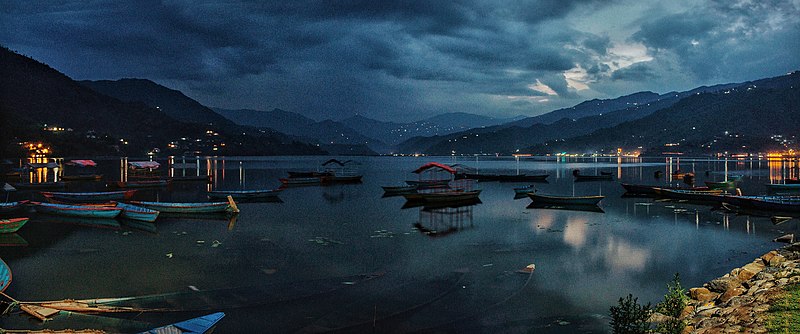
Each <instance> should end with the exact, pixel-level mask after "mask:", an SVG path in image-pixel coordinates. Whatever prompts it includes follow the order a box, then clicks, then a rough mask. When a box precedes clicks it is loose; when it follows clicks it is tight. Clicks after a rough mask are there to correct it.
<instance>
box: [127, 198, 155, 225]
mask: <svg viewBox="0 0 800 334" xmlns="http://www.w3.org/2000/svg"><path fill="white" fill-rule="evenodd" d="M116 207H118V208H120V209H122V212H120V214H119V216H120V217H121V218H127V219H132V220H138V221H144V222H150V223H152V222H154V221H156V218H158V213H159V212H158V210H153V209H148V208H144V207H141V206H136V205H133V204H127V203H122V202H117V205H116Z"/></svg>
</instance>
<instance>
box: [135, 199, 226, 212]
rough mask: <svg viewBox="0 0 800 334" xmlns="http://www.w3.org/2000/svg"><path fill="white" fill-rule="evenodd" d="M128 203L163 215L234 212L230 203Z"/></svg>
mask: <svg viewBox="0 0 800 334" xmlns="http://www.w3.org/2000/svg"><path fill="white" fill-rule="evenodd" d="M129 203H131V204H133V205H137V206H142V207H145V208H148V209H152V210H157V211H160V212H163V213H220V212H231V211H233V212H236V211H237V210H238V209H236V208H234V207H233V206H232V205H231V203H230V202H200V203H174V202H142V201H130V202H129Z"/></svg>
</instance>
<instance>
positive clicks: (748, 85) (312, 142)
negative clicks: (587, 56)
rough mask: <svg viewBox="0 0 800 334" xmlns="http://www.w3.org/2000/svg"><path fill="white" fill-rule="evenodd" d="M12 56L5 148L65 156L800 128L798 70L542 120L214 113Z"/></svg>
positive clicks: (475, 149)
mask: <svg viewBox="0 0 800 334" xmlns="http://www.w3.org/2000/svg"><path fill="white" fill-rule="evenodd" d="M0 60H1V61H2V63H0V75H2V77H0V93H2V95H1V96H0V97H1V98H2V99H1V100H0V131H2V133H3V136H2V138H1V139H2V140H3V142H2V143H0V155H7V154H11V153H13V151H14V150H15V149H16V150H18V149H19V143H20V142H24V141H49V142H53V143H56V147H57V152H69V153H67V154H127V155H130V154H141V153H144V152H154V151H159V150H163V151H164V152H166V153H169V154H187V153H188V154H216V155H222V154H228V155H232V154H241V155H272V154H348V155H374V154H379V153H380V154H387V153H408V154H411V153H425V154H433V155H451V154H459V155H460V154H469V155H472V154H511V153H517V152H523V153H529V152H535V153H554V152H558V151H562V150H563V151H571V152H575V151H576V150H577V151H582V152H595V151H597V152H610V151H615V150H616V148H618V147H620V148H625V149H630V150H636V151H644V152H647V153H648V154H660V153H661V152H664V151H669V150H671V149H675V148H676V147H677V148H678V149H680V150H681V151H687V152H697V153H703V154H707V153H713V152H719V150H729V151H730V150H741V149H745V148H747V149H758V150H763V149H780V148H781V147H784V148H785V147H786V146H787V145H790V146H791V145H794V144H796V143H795V139H796V138H794V135H793V134H794V133H797V130H798V127H800V122H798V120H800V118H798V113H800V112H798V105H800V103H798V101H797V99H798V96H800V94H798V92H797V90H798V87H799V86H800V85H799V84H798V76H800V74H798V72H793V73H790V74H787V75H784V76H779V77H775V78H767V79H761V80H756V81H751V82H744V83H731V84H722V85H715V86H708V87H706V86H703V87H698V88H695V89H692V90H689V91H684V92H669V93H665V94H657V93H653V92H637V93H634V94H630V95H626V96H621V97H618V98H615V99H604V100H600V99H595V100H589V101H585V102H583V103H580V104H578V105H575V106H574V107H570V108H563V109H558V110H554V111H552V112H550V113H546V114H543V115H539V116H535V117H527V118H525V117H515V118H512V119H498V118H491V117H486V116H480V115H473V114H467V113H449V114H442V115H436V116H433V117H430V118H427V119H424V120H419V121H416V122H406V123H403V122H385V121H378V120H374V119H370V118H368V117H364V116H362V115H356V116H351V117H348V118H344V119H338V120H331V119H326V120H314V119H311V118H308V117H306V116H304V115H303V114H301V113H298V112H291V111H285V110H281V109H272V110H269V111H262V110H249V109H241V110H227V109H221V108H209V107H207V106H204V105H202V104H201V103H199V102H197V101H195V100H193V99H191V98H189V97H188V96H186V95H185V94H183V93H182V92H180V91H178V90H174V89H170V88H168V87H164V86H162V85H159V84H158V83H155V82H153V81H150V80H146V79H133V78H129V79H120V80H113V81H112V80H100V81H80V82H77V81H74V80H72V79H71V78H69V77H67V76H66V75H64V74H62V73H60V72H58V71H56V70H55V69H52V68H50V67H49V66H47V65H45V64H42V63H40V62H37V61H35V60H33V59H30V58H28V57H25V56H22V55H19V54H17V53H15V52H12V51H10V50H8V49H5V48H3V49H0ZM690 125H691V126H690ZM53 126H54V128H52V129H49V128H48V127H53ZM689 128H691V129H692V130H691V131H689V130H687V129H689ZM53 129H58V130H57V131H56V130H53ZM658 129H661V130H658ZM665 145H666V146H665ZM665 147H668V148H669V149H665Z"/></svg>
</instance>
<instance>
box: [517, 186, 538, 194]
mask: <svg viewBox="0 0 800 334" xmlns="http://www.w3.org/2000/svg"><path fill="white" fill-rule="evenodd" d="M532 192H536V186H534V185H529V186H527V187H519V188H514V193H515V194H521V195H525V194H527V193H532Z"/></svg>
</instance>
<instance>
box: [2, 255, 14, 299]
mask: <svg viewBox="0 0 800 334" xmlns="http://www.w3.org/2000/svg"><path fill="white" fill-rule="evenodd" d="M10 284H11V268H9V267H8V264H6V262H5V261H3V259H0V292H3V291H6V288H8V286H9V285H10Z"/></svg>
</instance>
